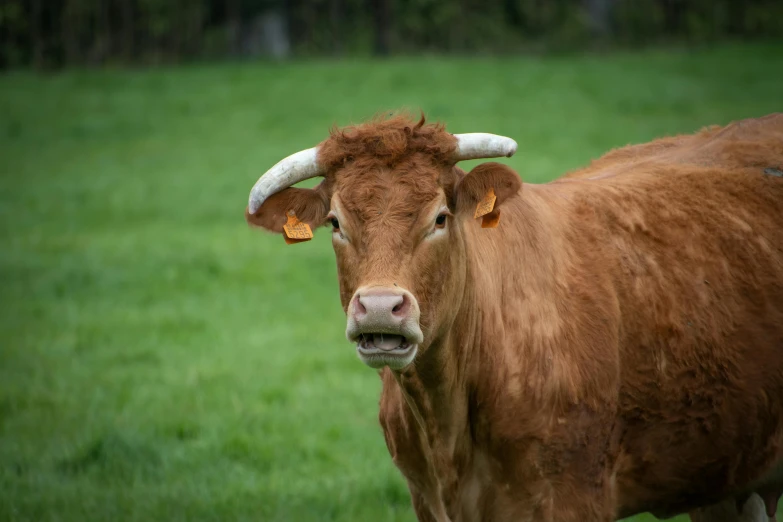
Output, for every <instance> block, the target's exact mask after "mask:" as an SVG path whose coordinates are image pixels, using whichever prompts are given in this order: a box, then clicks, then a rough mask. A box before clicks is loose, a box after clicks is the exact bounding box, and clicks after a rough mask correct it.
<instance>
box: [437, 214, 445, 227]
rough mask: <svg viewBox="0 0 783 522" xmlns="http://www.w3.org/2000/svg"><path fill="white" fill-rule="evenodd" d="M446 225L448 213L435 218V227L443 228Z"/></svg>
mask: <svg viewBox="0 0 783 522" xmlns="http://www.w3.org/2000/svg"><path fill="white" fill-rule="evenodd" d="M445 226H446V214H441V215H439V216H438V218H437V219H436V220H435V228H443V227H445Z"/></svg>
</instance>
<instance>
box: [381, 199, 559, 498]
mask: <svg viewBox="0 0 783 522" xmlns="http://www.w3.org/2000/svg"><path fill="white" fill-rule="evenodd" d="M542 204H543V206H546V205H545V203H544V202H543V200H542V199H541V198H540V197H539V196H537V195H535V194H531V195H529V196H528V197H519V198H515V199H514V200H511V201H508V202H507V203H506V205H504V206H503V208H502V213H501V216H502V217H501V219H504V220H505V223H503V225H502V226H501V227H499V228H498V229H494V230H487V229H481V228H480V227H478V226H473V227H470V228H467V227H466V230H465V231H464V241H465V244H466V247H465V252H466V264H465V281H464V284H463V285H462V287H463V288H464V290H463V293H462V297H461V302H460V306H459V308H458V312H457V313H456V316H455V318H454V321H453V323H452V327H451V329H449V330H447V331H446V332H445V333H444V334H443V335H442V337H441V338H440V339H438V341H437V342H436V343H435V344H434V345H433V346H430V347H429V349H428V350H427V353H426V354H425V355H424V356H423V357H420V358H419V359H418V360H417V362H416V364H415V366H414V367H412V368H410V369H408V370H406V371H405V372H403V373H402V374H395V380H396V381H397V384H398V385H399V386H400V388H401V391H402V394H403V398H404V401H405V407H404V409H405V411H406V412H407V414H408V415H409V416H410V417H412V419H411V420H412V421H413V420H415V424H416V425H417V426H418V428H419V436H420V439H421V441H422V444H423V445H424V446H426V447H425V448H424V450H425V454H428V455H427V458H428V459H429V460H430V462H431V463H432V464H434V468H436V469H437V470H438V471H439V473H442V472H443V470H450V472H448V473H447V474H446V476H442V477H438V481H439V482H440V487H441V490H444V489H445V490H449V489H452V490H453V488H449V487H448V486H449V484H448V483H449V482H454V483H456V480H457V478H458V474H459V473H460V470H459V469H458V468H459V466H461V465H467V464H469V462H470V461H471V457H472V456H471V455H469V454H466V452H468V451H471V449H473V448H475V447H476V444H474V443H475V440H474V439H475V437H476V433H475V432H473V431H471V430H472V429H475V425H476V423H475V419H471V416H472V415H474V414H478V415H480V414H481V412H480V411H478V412H476V411H475V404H474V403H475V400H474V399H476V398H479V399H480V397H476V395H477V394H478V395H481V394H482V393H486V392H487V387H486V386H487V383H486V381H487V380H493V379H496V377H497V378H498V379H497V380H502V371H505V370H508V369H510V368H509V367H508V366H506V367H505V368H504V369H503V370H501V369H500V368H499V367H500V365H508V364H512V365H513V363H514V361H513V360H512V359H516V358H518V357H514V354H513V352H512V351H509V350H512V349H513V347H514V346H516V344H514V343H505V342H504V339H505V338H507V336H508V338H511V337H512V336H513V337H517V336H518V335H519V332H517V331H516V329H518V328H519V318H518V317H509V316H508V314H505V313H504V310H507V309H508V307H512V308H513V307H514V306H515V303H512V302H510V301H511V300H519V299H524V296H520V295H516V294H515V295H510V294H513V292H511V293H510V292H509V291H508V285H509V284H513V285H514V286H515V287H517V288H520V287H522V288H524V287H529V288H531V289H534V290H535V291H536V292H542V291H546V290H545V289H546V288H547V287H548V286H549V285H551V284H552V282H551V281H539V280H538V279H540V278H541V277H552V274H555V273H556V268H557V267H555V266H554V264H553V263H554V260H553V259H554V258H553V256H552V255H551V252H550V250H549V249H548V248H547V247H546V246H544V247H543V248H541V247H540V245H542V244H543V243H545V242H546V241H547V237H548V235H549V232H548V229H547V224H546V222H547V221H548V220H547V219H546V216H543V217H542V216H541V215H539V214H540V211H546V209H545V208H542ZM496 242H499V244H498V243H496ZM528 264H530V265H532V266H535V267H536V269H535V271H534V273H528V271H527V270H525V268H524V267H525V266H526V265H528ZM547 274H549V275H548V276H547ZM509 278H512V279H513V281H511V282H510V281H509ZM533 279H535V280H533ZM504 284H505V285H506V286H504ZM517 308H518V307H517ZM510 319H512V320H511V321H509V320H510ZM523 327H524V326H523ZM512 330H513V331H512ZM517 338H518V337H517ZM517 355H518V354H517ZM499 373H500V374H499ZM482 381H483V382H482ZM471 401H472V402H471ZM457 463H460V464H457ZM449 464H451V465H449Z"/></svg>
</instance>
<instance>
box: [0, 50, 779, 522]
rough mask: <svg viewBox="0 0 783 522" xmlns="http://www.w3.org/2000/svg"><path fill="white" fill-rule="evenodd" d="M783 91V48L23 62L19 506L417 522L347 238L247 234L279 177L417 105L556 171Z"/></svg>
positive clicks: (104, 517) (16, 190)
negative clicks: (504, 141)
mask: <svg viewBox="0 0 783 522" xmlns="http://www.w3.org/2000/svg"><path fill="white" fill-rule="evenodd" d="M781 86H783V46H782V45H731V46H723V47H718V48H713V49H701V50H696V51H683V50H667V51H646V52H643V53H621V54H613V55H607V56H585V57H552V58H536V57H527V58H523V57H515V58H511V57H508V58H482V59H457V58H434V57H429V58H427V57H422V58H398V59H391V60H386V61H369V60H367V61H364V60H359V61H351V60H346V61H328V60H323V61H296V62H290V63H279V64H278V63H239V64H220V65H194V66H186V67H178V68H166V69H152V70H133V71H129V70H109V71H71V72H65V73H61V74H54V75H37V74H33V73H24V72H20V73H6V74H5V75H3V76H0V520H3V521H6V520H9V521H10V520H13V521H36V522H38V521H79V522H81V521H109V520H111V521H114V520H117V521H120V520H122V521H125V520H138V521H145V522H148V521H175V520H192V521H206V520H216V521H217V520H219V521H232V520H259V521H322V520H323V521H407V522H412V521H413V520H415V517H414V515H413V512H412V510H411V508H410V506H409V500H408V493H407V489H406V487H405V485H404V483H403V480H402V479H401V477H400V475H399V474H398V472H397V471H396V469H395V468H394V466H393V465H392V462H391V459H390V458H389V456H388V454H387V451H386V447H385V445H384V441H383V436H382V434H381V431H380V427H379V425H378V422H377V410H378V406H377V403H378V395H379V389H380V385H379V379H378V377H377V375H376V374H375V373H374V372H373V371H371V370H369V369H368V368H366V367H365V366H364V365H362V364H361V363H360V362H359V361H358V359H357V358H356V356H355V354H354V350H353V347H352V346H350V345H349V344H348V342H347V341H346V340H345V338H344V328H345V319H344V316H343V313H342V310H341V308H340V303H339V298H338V291H337V279H336V269H335V263H334V258H333V254H332V250H331V244H330V239H329V234H327V233H324V232H325V231H324V230H320V231H317V232H316V238H315V239H314V240H313V241H310V242H308V243H303V244H298V245H293V246H287V245H285V243H284V242H283V240H282V238H280V237H278V236H271V235H268V234H265V233H263V232H260V231H257V230H252V229H249V228H248V227H247V226H246V224H245V222H244V219H243V211H244V207H245V204H246V201H247V195H248V191H249V189H250V187H251V186H252V184H253V183H254V182H255V180H256V179H257V177H258V176H259V175H260V174H261V173H263V172H264V171H265V170H266V169H267V168H268V167H270V166H271V165H272V164H274V163H275V162H276V161H278V160H279V159H280V158H282V157H283V156H286V155H288V154H290V153H292V152H295V151H297V150H300V149H303V148H306V147H310V146H312V145H314V144H316V143H317V142H318V141H320V140H321V139H323V138H325V137H326V134H327V131H328V129H329V127H330V126H331V125H332V124H340V125H343V124H347V123H351V122H359V121H361V120H363V119H366V118H368V117H369V116H371V115H373V114H374V113H376V112H378V111H382V110H387V109H396V108H401V107H408V108H411V109H413V110H414V111H418V109H419V108H421V109H423V110H424V111H425V112H426V113H427V115H428V117H429V118H431V119H437V120H441V121H444V122H446V123H447V124H448V127H449V130H451V131H452V132H477V131H485V132H494V133H499V134H505V135H508V136H511V137H513V138H515V139H516V140H517V142H518V143H519V152H518V153H517V155H516V156H514V157H513V158H511V159H509V160H507V162H508V163H509V164H510V165H511V166H512V167H514V168H515V169H517V170H518V172H519V173H520V175H521V176H522V178H523V180H524V181H526V182H544V181H547V180H550V179H552V178H554V177H556V176H558V175H559V174H561V173H564V172H565V171H567V170H569V169H573V168H576V167H578V166H580V165H584V164H585V163H587V162H588V161H589V160H590V159H591V158H595V157H597V156H599V155H600V154H602V153H603V152H605V151H607V150H609V149H610V148H612V147H616V146H620V145H625V144H628V143H634V142H642V141H646V140H650V139H652V138H654V137H658V136H663V135H667V134H674V133H682V132H692V131H695V130H697V129H699V128H700V127H702V126H705V125H709V124H725V123H728V122H729V121H732V120H735V119H740V118H746V117H753V116H761V115H763V114H766V113H769V112H774V111H780V110H783V87H781ZM472 163H475V162H472ZM468 166H470V164H469V165H468ZM319 232H320V233H319ZM634 520H636V521H642V520H652V517H649V516H646V515H643V516H640V517H636V518H634Z"/></svg>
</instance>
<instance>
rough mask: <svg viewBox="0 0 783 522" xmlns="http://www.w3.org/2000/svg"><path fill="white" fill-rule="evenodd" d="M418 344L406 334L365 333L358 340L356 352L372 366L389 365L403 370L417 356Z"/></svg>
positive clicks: (363, 360) (394, 368)
mask: <svg viewBox="0 0 783 522" xmlns="http://www.w3.org/2000/svg"><path fill="white" fill-rule="evenodd" d="M417 348H418V345H416V344H412V343H411V342H409V341H408V339H407V338H406V337H405V336H402V335H393V334H385V333H363V334H360V335H359V338H358V339H357V340H356V353H357V354H358V355H359V358H360V359H361V360H362V362H364V364H366V365H367V366H370V367H371V368H382V367H384V366H388V367H389V368H391V369H392V370H401V369H402V368H405V367H406V366H408V365H409V364H410V363H411V362H412V361H413V359H414V358H415V357H416V351H417Z"/></svg>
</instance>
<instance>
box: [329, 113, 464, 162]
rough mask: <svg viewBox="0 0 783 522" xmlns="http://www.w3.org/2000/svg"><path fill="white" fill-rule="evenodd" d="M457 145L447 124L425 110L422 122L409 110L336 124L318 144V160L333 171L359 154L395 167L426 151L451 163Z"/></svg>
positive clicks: (438, 160)
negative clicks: (432, 120) (429, 119)
mask: <svg viewBox="0 0 783 522" xmlns="http://www.w3.org/2000/svg"><path fill="white" fill-rule="evenodd" d="M456 146H457V140H456V138H455V137H454V136H453V135H451V134H449V133H448V132H446V128H445V126H444V125H442V124H440V123H426V122H425V117H424V114H422V115H421V118H420V119H419V121H418V122H417V121H416V120H415V119H413V118H412V117H411V116H410V115H408V114H405V113H403V114H391V115H383V116H376V117H375V118H373V119H372V120H370V121H369V122H367V123H363V124H360V125H351V126H348V127H343V128H337V127H333V128H332V129H331V130H330V132H329V138H327V139H326V140H325V141H324V142H323V143H321V144H320V146H319V147H318V161H319V162H320V163H321V164H322V165H324V167H326V169H327V170H330V171H331V170H334V169H336V168H340V167H343V166H345V165H346V164H347V163H348V162H349V161H352V160H354V159H357V158H372V159H373V161H374V162H376V163H379V164H381V165H383V166H386V167H394V166H395V165H397V164H398V163H400V162H401V161H403V160H404V159H406V158H408V157H410V156H411V155H413V154H415V153H424V154H427V155H429V156H431V157H432V158H433V159H434V160H435V161H436V162H438V163H444V164H447V163H449V162H453V159H452V158H453V154H454V151H455V149H456Z"/></svg>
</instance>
